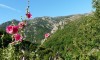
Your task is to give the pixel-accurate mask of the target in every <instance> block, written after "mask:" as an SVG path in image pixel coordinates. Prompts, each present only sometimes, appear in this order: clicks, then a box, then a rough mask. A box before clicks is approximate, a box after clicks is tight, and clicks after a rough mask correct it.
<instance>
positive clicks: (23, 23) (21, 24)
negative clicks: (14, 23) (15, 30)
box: [18, 22, 26, 29]
mask: <svg viewBox="0 0 100 60" xmlns="http://www.w3.org/2000/svg"><path fill="white" fill-rule="evenodd" d="M25 25H26V22H20V23H19V24H18V27H19V28H20V29H22V28H24V27H25Z"/></svg>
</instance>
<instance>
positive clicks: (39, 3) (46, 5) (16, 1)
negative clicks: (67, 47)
mask: <svg viewBox="0 0 100 60" xmlns="http://www.w3.org/2000/svg"><path fill="white" fill-rule="evenodd" d="M91 2H92V0H30V12H31V13H32V16H33V18H34V17H41V16H51V17H55V16H67V15H72V14H83V13H88V12H91V11H92V4H91ZM26 7H27V0H0V24H1V23H3V22H6V21H9V20H11V19H17V20H20V16H23V18H24V17H25V12H26Z"/></svg>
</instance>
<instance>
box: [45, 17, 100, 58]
mask: <svg viewBox="0 0 100 60" xmlns="http://www.w3.org/2000/svg"><path fill="white" fill-rule="evenodd" d="M43 46H45V47H46V48H50V49H51V50H52V51H53V55H54V56H56V54H58V57H61V58H63V59H64V60H100V20H97V19H96V18H95V17H94V16H93V15H89V16H82V17H80V18H79V19H77V20H74V21H69V22H68V24H66V25H65V26H64V29H62V30H61V29H59V30H58V31H57V32H56V33H55V34H53V35H52V36H51V37H50V38H48V39H47V40H46V42H45V43H44V45H43Z"/></svg>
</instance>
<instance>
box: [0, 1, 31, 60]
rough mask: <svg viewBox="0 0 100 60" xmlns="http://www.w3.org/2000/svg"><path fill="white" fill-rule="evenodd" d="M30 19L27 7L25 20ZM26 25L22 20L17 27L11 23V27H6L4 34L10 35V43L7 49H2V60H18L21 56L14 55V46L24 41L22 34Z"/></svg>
mask: <svg viewBox="0 0 100 60" xmlns="http://www.w3.org/2000/svg"><path fill="white" fill-rule="evenodd" d="M28 4H29V0H28ZM31 17H32V14H31V13H30V11H29V6H28V8H27V12H26V18H28V19H30V18H31ZM21 19H22V18H21ZM26 25H27V22H26V21H25V20H24V21H23V20H22V21H21V22H19V23H18V24H17V25H15V24H14V23H13V22H12V24H11V25H9V26H7V27H6V33H8V34H9V35H11V37H12V42H11V43H9V46H8V48H5V49H3V53H2V56H3V58H2V59H4V60H15V59H16V58H17V59H18V60H20V58H21V56H20V55H16V54H15V47H14V46H15V45H16V44H19V43H21V42H22V41H23V40H24V37H25V35H24V34H23V33H24V27H26ZM0 36H1V35H0ZM22 53H23V52H22ZM17 54H19V53H17ZM12 56H13V57H12ZM23 59H24V58H23Z"/></svg>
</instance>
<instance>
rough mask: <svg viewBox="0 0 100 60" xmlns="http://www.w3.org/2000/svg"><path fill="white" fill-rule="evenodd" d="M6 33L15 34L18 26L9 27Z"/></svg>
mask: <svg viewBox="0 0 100 60" xmlns="http://www.w3.org/2000/svg"><path fill="white" fill-rule="evenodd" d="M6 32H7V33H8V34H15V33H17V32H18V26H13V25H9V26H7V27H6Z"/></svg>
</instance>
